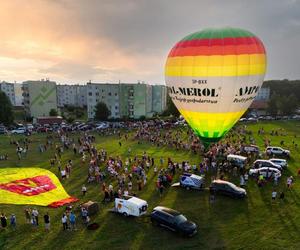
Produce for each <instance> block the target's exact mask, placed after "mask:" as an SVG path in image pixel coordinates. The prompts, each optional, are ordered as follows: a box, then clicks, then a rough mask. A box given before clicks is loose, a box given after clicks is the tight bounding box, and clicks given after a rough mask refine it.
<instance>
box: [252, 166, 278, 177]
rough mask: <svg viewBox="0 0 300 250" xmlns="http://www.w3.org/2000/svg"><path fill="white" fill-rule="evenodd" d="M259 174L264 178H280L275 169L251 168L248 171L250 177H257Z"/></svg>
mask: <svg viewBox="0 0 300 250" xmlns="http://www.w3.org/2000/svg"><path fill="white" fill-rule="evenodd" d="M260 174H262V175H263V176H264V177H265V178H274V177H275V175H277V176H278V177H280V176H281V172H280V170H278V169H277V168H268V167H263V168H251V169H250V170H249V175H251V176H258V175H260Z"/></svg>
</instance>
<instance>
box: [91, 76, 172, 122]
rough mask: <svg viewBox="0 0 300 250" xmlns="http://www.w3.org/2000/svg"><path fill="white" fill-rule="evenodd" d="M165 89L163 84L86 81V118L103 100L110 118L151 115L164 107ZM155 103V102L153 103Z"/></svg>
mask: <svg viewBox="0 0 300 250" xmlns="http://www.w3.org/2000/svg"><path fill="white" fill-rule="evenodd" d="M166 97H167V91H166V87H165V86H163V85H155V86H154V85H153V86H152V85H148V84H144V83H137V84H133V83H117V84H115V83H112V84H110V83H91V82H89V83H87V109H88V118H90V119H93V118H94V115H95V112H94V111H95V106H96V104H97V103H98V102H104V103H105V104H106V105H107V107H108V109H109V110H110V112H111V116H110V118H124V117H128V118H134V119H138V118H140V117H142V116H145V117H152V116H153V115H154V114H155V113H161V112H162V111H163V110H164V109H165V107H166ZM154 103H155V104H154Z"/></svg>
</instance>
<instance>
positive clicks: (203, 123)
mask: <svg viewBox="0 0 300 250" xmlns="http://www.w3.org/2000/svg"><path fill="white" fill-rule="evenodd" d="M179 111H180V113H181V114H182V116H183V117H184V119H185V120H186V121H187V122H188V124H189V125H190V126H191V127H192V129H194V130H195V131H196V132H197V134H198V135H200V136H203V137H206V138H216V137H222V136H223V135H224V133H226V132H227V131H228V130H229V129H231V127H232V126H233V125H234V124H235V123H236V122H237V121H238V120H239V119H240V117H241V116H242V115H243V114H244V113H245V112H246V110H242V111H238V112H227V113H205V112H194V111H188V110H182V109H179Z"/></svg>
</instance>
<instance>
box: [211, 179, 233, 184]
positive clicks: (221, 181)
mask: <svg viewBox="0 0 300 250" xmlns="http://www.w3.org/2000/svg"><path fill="white" fill-rule="evenodd" d="M212 183H218V184H233V183H231V182H229V181H223V180H220V179H218V180H213V181H212Z"/></svg>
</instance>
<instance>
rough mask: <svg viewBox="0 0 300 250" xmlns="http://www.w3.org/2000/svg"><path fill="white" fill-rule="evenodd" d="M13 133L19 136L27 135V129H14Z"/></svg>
mask: <svg viewBox="0 0 300 250" xmlns="http://www.w3.org/2000/svg"><path fill="white" fill-rule="evenodd" d="M11 133H12V134H18V135H21V134H25V133H26V129H25V128H24V127H20V128H16V129H13V130H12V131H11Z"/></svg>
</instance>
